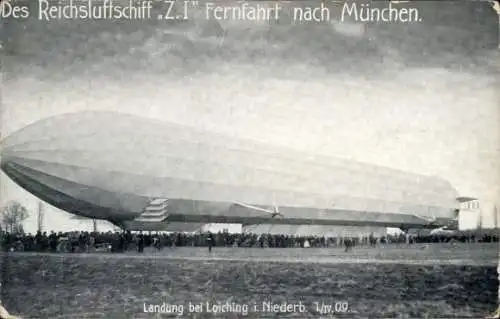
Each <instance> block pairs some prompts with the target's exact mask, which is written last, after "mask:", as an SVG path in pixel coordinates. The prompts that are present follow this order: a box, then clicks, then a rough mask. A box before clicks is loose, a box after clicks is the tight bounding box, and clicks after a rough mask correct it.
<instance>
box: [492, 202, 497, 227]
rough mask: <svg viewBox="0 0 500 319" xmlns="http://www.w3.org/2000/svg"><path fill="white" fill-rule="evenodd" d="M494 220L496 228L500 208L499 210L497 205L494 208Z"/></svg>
mask: <svg viewBox="0 0 500 319" xmlns="http://www.w3.org/2000/svg"><path fill="white" fill-rule="evenodd" d="M493 220H494V222H495V226H494V227H495V229H498V210H497V206H496V205H495V207H494V208H493Z"/></svg>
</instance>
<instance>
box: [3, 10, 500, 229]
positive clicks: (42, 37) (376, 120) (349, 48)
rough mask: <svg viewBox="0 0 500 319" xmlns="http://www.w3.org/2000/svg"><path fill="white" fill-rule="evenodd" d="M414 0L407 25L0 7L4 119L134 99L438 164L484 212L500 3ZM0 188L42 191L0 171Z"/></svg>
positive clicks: (281, 134) (499, 142) (254, 132)
mask: <svg viewBox="0 0 500 319" xmlns="http://www.w3.org/2000/svg"><path fill="white" fill-rule="evenodd" d="M293 5H295V4H293ZM418 5H419V6H420V9H421V14H422V15H423V17H424V22H423V23H420V24H411V25H397V24H392V25H389V24H381V25H366V26H359V25H351V24H345V25H343V26H341V27H339V26H337V27H335V26H334V25H329V24H326V23H325V24H321V25H291V24H290V23H289V21H288V20H287V19H283V21H281V22H280V23H276V24H273V25H272V26H269V25H267V24H262V23H260V24H258V23H255V24H252V23H249V22H235V21H233V22H225V23H220V24H218V23H216V22H213V21H205V20H204V18H203V17H202V16H201V15H200V14H199V13H198V14H195V13H192V15H193V16H192V19H191V20H190V21H189V22H188V23H182V24H178V23H177V24H167V23H165V22H164V21H163V22H161V23H159V22H152V21H140V22H131V23H118V22H116V21H114V22H110V21H99V22H92V23H90V22H88V21H86V22H84V21H80V22H77V21H71V22H68V21H52V22H50V23H47V22H41V21H37V20H35V19H33V18H32V19H28V20H25V21H19V20H17V21H12V20H9V19H2V20H0V26H1V29H0V40H1V41H2V48H1V50H2V51H1V59H2V60H1V61H2V75H3V90H2V118H1V129H2V132H1V133H2V136H3V137H4V136H7V135H8V134H10V133H12V132H14V131H16V130H18V129H20V128H22V127H23V126H25V125H27V124H30V123H33V122H35V121H37V120H39V119H42V118H45V117H48V116H52V115H56V114H61V113H68V112H75V111H83V110H90V109H92V110H115V111H120V112H126V113H132V114H138V115H142V116H147V117H152V118H159V119H164V120H169V121H174V122H178V123H182V124H187V125H193V126H197V127H203V128H205V129H209V130H214V131H218V132H222V133H227V134H231V135H234V136H238V137H242V138H250V139H255V140H261V141H266V142H268V143H273V144H277V145H282V146H287V147H291V148H295V149H300V150H304V151H307V152H313V153H321V154H326V155H331V156H336V157H342V158H350V159H355V160H359V161H363V162H370V163H374V164H378V165H383V166H388V167H393V168H398V169H403V170H406V171H411V172H415V173H421V174H426V175H438V176H441V177H443V178H445V179H447V180H449V181H450V182H451V183H452V185H454V186H455V187H456V188H457V190H458V191H459V193H460V194H461V195H464V196H477V197H479V198H480V200H481V201H482V203H483V208H484V210H485V219H484V220H485V221H484V223H485V224H486V225H491V224H492V223H493V218H492V211H493V205H494V203H495V201H496V202H497V203H498V198H499V197H498V194H499V193H500V189H499V183H498V181H499V178H500V165H499V160H500V151H499V147H500V129H499V125H500V124H499V123H500V107H499V103H500V98H499V93H498V87H500V85H499V84H500V83H499V77H498V74H499V73H498V72H499V62H498V61H499V54H498V50H497V45H498V43H497V41H498V17H497V16H496V15H495V13H494V11H493V10H491V8H490V7H489V6H488V4H484V3H483V4H471V3H465V2H464V3H458V2H453V9H451V5H450V3H441V4H439V5H438V4H436V3H432V2H419V4H418ZM193 12H194V11H193ZM342 30H350V31H351V32H349V33H348V34H347V33H345V34H343V33H341V32H339V31H342ZM0 200H1V202H2V205H3V204H5V203H6V202H7V201H9V200H19V201H21V202H22V203H23V204H24V205H26V206H27V207H28V208H30V209H31V210H32V211H33V212H34V211H35V208H36V204H37V200H36V198H34V197H33V196H32V195H30V194H29V193H27V192H26V191H24V190H23V189H21V188H20V187H18V186H16V185H15V184H14V183H13V182H12V181H11V180H10V179H9V178H8V177H7V176H6V175H4V174H3V173H1V198H0ZM68 216H69V215H68V214H66V213H64V212H61V211H59V210H57V209H55V208H53V207H50V206H48V205H46V222H45V224H46V228H47V229H56V230H64V229H66V228H67V227H81V225H80V226H79V225H78V224H80V222H75V221H70V220H69V217H68ZM89 225H90V223H87V224H86V226H85V227H87V228H88V227H89ZM26 228H27V230H28V231H34V230H36V215H35V213H33V214H32V216H31V217H30V219H29V220H28V222H27V227H26Z"/></svg>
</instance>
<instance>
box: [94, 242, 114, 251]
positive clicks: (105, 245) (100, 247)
mask: <svg viewBox="0 0 500 319" xmlns="http://www.w3.org/2000/svg"><path fill="white" fill-rule="evenodd" d="M111 249H112V245H111V244H110V243H101V244H97V245H95V252H96V253H110V252H111Z"/></svg>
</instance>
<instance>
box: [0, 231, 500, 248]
mask: <svg viewBox="0 0 500 319" xmlns="http://www.w3.org/2000/svg"><path fill="white" fill-rule="evenodd" d="M498 239H499V236H498V234H496V232H482V233H477V232H460V233H455V234H434V235H426V236H422V235H418V236H407V235H405V234H400V235H386V236H382V237H375V236H374V235H369V236H365V237H340V236H338V237H320V236H292V235H276V234H263V235H257V234H251V233H241V234H231V233H227V232H219V233H194V234H187V233H149V232H148V233H143V232H138V233H132V232H66V233H62V232H59V233H55V232H51V233H46V232H43V233H42V232H38V233H37V234H35V235H32V234H11V233H6V232H4V233H1V234H0V241H1V245H2V249H3V250H4V251H11V252H12V251H31V252H76V253H82V252H96V251H103V252H125V251H131V250H136V251H138V252H143V251H144V248H146V247H154V248H156V249H159V250H161V249H163V248H164V247H185V246H188V247H190V246H193V247H208V249H209V250H211V249H212V248H213V247H247V248H299V247H302V248H308V247H313V248H332V247H342V248H345V249H346V250H349V249H352V247H355V246H359V245H365V246H377V245H387V244H416V243H443V242H463V243H474V242H498Z"/></svg>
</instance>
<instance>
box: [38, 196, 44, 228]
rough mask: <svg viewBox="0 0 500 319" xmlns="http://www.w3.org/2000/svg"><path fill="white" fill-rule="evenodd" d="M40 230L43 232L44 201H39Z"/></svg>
mask: <svg viewBox="0 0 500 319" xmlns="http://www.w3.org/2000/svg"><path fill="white" fill-rule="evenodd" d="M37 217H38V218H37V221H38V231H39V232H43V204H42V202H38V216H37Z"/></svg>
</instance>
